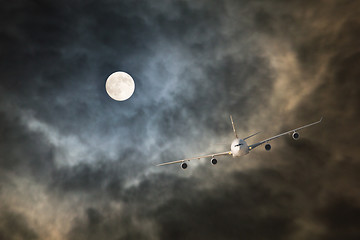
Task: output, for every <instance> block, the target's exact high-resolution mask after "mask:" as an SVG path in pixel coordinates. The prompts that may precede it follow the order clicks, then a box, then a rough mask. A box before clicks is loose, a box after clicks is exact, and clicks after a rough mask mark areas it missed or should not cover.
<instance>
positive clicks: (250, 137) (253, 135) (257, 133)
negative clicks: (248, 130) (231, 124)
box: [244, 132, 261, 140]
mask: <svg viewBox="0 0 360 240" xmlns="http://www.w3.org/2000/svg"><path fill="white" fill-rule="evenodd" d="M259 133H261V132H257V133H254V134H252V135H250V136H247V137H246V138H244V140H246V139H248V138H251V137H253V136H255V135H258V134H259Z"/></svg>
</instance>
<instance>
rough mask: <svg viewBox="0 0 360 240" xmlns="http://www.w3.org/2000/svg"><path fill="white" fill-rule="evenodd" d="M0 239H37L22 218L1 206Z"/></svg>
mask: <svg viewBox="0 0 360 240" xmlns="http://www.w3.org/2000/svg"><path fill="white" fill-rule="evenodd" d="M0 239H9V240H13V239H14V240H15V239H31V240H35V239H39V237H38V234H37V233H36V231H34V229H32V228H31V227H29V226H28V222H27V220H26V218H25V217H24V216H22V215H21V214H19V213H15V212H12V211H9V210H6V209H4V207H3V206H2V209H1V217H0Z"/></svg>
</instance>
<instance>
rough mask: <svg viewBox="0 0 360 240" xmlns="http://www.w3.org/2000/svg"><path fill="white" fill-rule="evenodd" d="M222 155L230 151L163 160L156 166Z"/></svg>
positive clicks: (229, 153)
mask: <svg viewBox="0 0 360 240" xmlns="http://www.w3.org/2000/svg"><path fill="white" fill-rule="evenodd" d="M222 155H231V152H230V151H227V152H221V153H214V154H209V155H205V156H200V157H193V158H186V159H182V160H176V161H172V162H164V163H160V164H157V165H156V166H164V165H169V164H174V163H183V162H187V161H190V160H194V159H200V158H208V157H216V156H222Z"/></svg>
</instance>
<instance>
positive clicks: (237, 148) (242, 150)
mask: <svg viewBox="0 0 360 240" xmlns="http://www.w3.org/2000/svg"><path fill="white" fill-rule="evenodd" d="M322 119H323V118H322V117H321V118H320V120H319V121H317V122H313V123H310V124H307V125H305V126H302V127H298V128H295V129H293V130H290V131H287V132H284V133H280V134H278V135H275V136H273V137H270V138H267V139H265V140H262V141H260V142H257V143H254V144H251V145H248V144H247V142H246V141H245V140H246V139H249V138H251V137H253V136H255V135H257V134H259V133H260V132H257V133H254V134H252V135H250V136H247V137H246V138H243V139H241V138H239V137H238V135H237V133H236V130H235V126H234V121H233V119H232V116H231V115H230V120H231V125H232V128H233V131H234V134H235V139H234V140H233V141H232V143H231V145H230V151H226V152H220V153H214V154H209V155H205V156H200V157H192V158H186V159H182V160H176V161H172V162H164V163H160V164H157V165H156V166H164V165H169V164H175V163H181V164H180V166H181V168H182V169H187V168H188V164H187V162H190V161H191V160H195V159H201V158H209V157H211V159H210V162H211V164H212V165H216V164H217V162H218V161H217V159H216V158H215V157H217V156H224V155H232V156H233V158H235V157H236V158H238V157H241V156H244V155H246V154H248V153H249V152H250V151H251V150H253V149H255V148H256V147H258V146H260V145H262V144H264V143H266V144H265V150H266V151H270V149H271V145H270V144H269V142H270V141H271V140H274V139H276V138H278V137H281V136H284V135H286V134H291V135H292V138H293V139H294V140H298V139H299V137H300V134H299V133H298V131H299V130H301V129H304V128H307V127H310V126H312V125H315V124H318V123H320V122H321V121H322Z"/></svg>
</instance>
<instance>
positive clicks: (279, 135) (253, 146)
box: [249, 117, 323, 150]
mask: <svg viewBox="0 0 360 240" xmlns="http://www.w3.org/2000/svg"><path fill="white" fill-rule="evenodd" d="M322 119H323V118H322V117H321V118H320V120H319V121H317V122H313V123H310V124H307V125H305V126H302V127H299V128H296V129H293V130H290V131H287V132H284V133H280V134H278V135H276V136H273V137H271V138H268V139H265V140H262V141H260V142H258V143H255V144H252V145H249V150H253V149H254V148H256V147H258V146H260V145H262V144H264V143H267V142H270V141H271V140H274V139H276V138H278V137H281V136H284V135H286V134H289V133H293V132H296V131H298V130H301V129H303V128H307V127H310V126H312V125H315V124H318V123H320V122H321V121H322Z"/></svg>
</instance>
